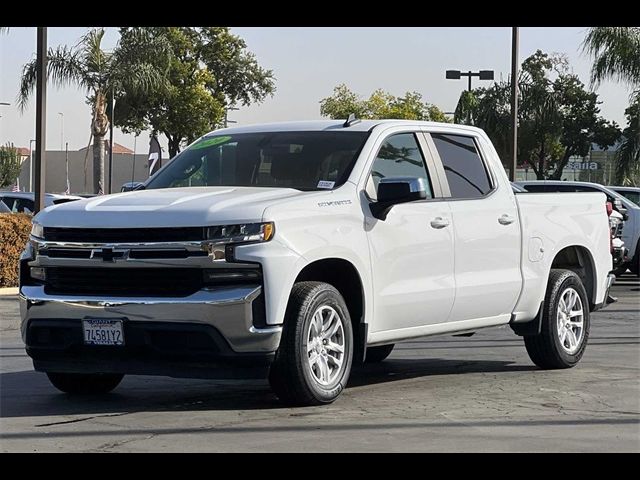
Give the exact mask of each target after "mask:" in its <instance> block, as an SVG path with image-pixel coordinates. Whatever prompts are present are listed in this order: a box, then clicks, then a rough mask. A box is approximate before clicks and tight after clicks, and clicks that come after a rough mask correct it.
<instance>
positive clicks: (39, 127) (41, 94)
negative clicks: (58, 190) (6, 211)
mask: <svg viewBox="0 0 640 480" xmlns="http://www.w3.org/2000/svg"><path fill="white" fill-rule="evenodd" d="M37 29H38V33H37V36H36V163H35V167H36V168H35V170H36V176H35V182H34V194H35V195H34V196H35V200H34V203H35V205H34V211H33V213H34V214H36V213H38V212H39V211H40V210H42V209H43V208H44V194H45V173H46V155H47V153H46V148H47V147H46V141H47V27H37Z"/></svg>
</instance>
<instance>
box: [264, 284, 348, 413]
mask: <svg viewBox="0 0 640 480" xmlns="http://www.w3.org/2000/svg"><path fill="white" fill-rule="evenodd" d="M332 312H333V313H332ZM334 313H335V315H334ZM318 316H319V317H320V318H321V319H322V327H321V328H320V327H319V323H318ZM331 322H333V323H331ZM337 324H339V326H336V325H337ZM317 326H318V327H317ZM316 327H317V328H316ZM325 327H327V329H328V330H329V331H333V334H332V335H331V336H330V337H329V338H328V340H327V339H326V338H325V336H324V335H326V331H325V330H324V328H325ZM334 327H335V331H334ZM318 328H319V329H320V332H318V331H317V330H318ZM318 333H320V334H319V335H318ZM310 342H312V343H314V344H315V347H312V346H311V344H310ZM327 342H328V343H327ZM328 345H332V346H333V347H334V348H327V346H328ZM339 347H341V348H342V350H343V351H342V352H339ZM310 349H311V350H310ZM314 358H315V359H316V361H315V362H314V360H313V359H314ZM352 359H353V329H352V326H351V317H350V316H349V311H348V309H347V306H346V304H345V302H344V299H343V298H342V296H341V295H340V293H339V292H338V291H337V290H336V289H335V288H334V287H333V286H331V285H329V284H327V283H322V282H299V283H296V284H295V285H294V286H293V289H292V290H291V295H290V297H289V304H288V305H287V311H286V313H285V318H284V328H283V331H282V338H281V340H280V347H279V348H278V351H277V352H276V358H275V360H274V362H273V364H272V365H271V370H270V372H269V383H270V384H271V388H272V389H273V391H274V393H275V394H276V395H277V396H278V398H279V399H280V400H281V401H282V402H283V403H285V404H288V405H292V406H310V405H323V404H328V403H331V402H333V401H334V400H335V399H336V398H338V396H339V395H340V393H341V392H342V390H343V389H344V388H345V387H346V385H347V381H348V380H349V374H350V373H351V363H352ZM338 363H339V365H338Z"/></svg>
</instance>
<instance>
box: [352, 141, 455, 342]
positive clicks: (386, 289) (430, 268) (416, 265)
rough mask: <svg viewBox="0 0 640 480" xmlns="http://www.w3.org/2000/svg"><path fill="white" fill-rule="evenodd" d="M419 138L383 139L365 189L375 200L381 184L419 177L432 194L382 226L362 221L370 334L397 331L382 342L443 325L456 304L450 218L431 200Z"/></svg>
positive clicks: (399, 210) (400, 208) (395, 213)
mask: <svg viewBox="0 0 640 480" xmlns="http://www.w3.org/2000/svg"><path fill="white" fill-rule="evenodd" d="M418 135H420V134H418ZM419 138H420V137H418V136H417V135H416V134H415V133H413V132H407V133H397V134H394V135H391V136H389V137H387V138H386V139H385V141H384V142H383V144H382V146H381V147H380V150H379V151H378V154H377V156H376V158H375V160H374V163H373V166H372V169H371V173H370V177H369V181H368V184H367V195H368V196H369V197H370V198H371V199H373V200H375V198H376V193H377V186H378V182H379V181H380V179H381V178H389V177H422V178H425V179H426V180H427V184H428V185H429V186H430V189H431V190H430V192H429V194H430V195H428V197H431V199H432V200H421V201H415V202H410V203H405V204H400V205H395V206H394V207H393V208H392V209H391V211H390V212H389V214H388V216H387V218H386V220H385V221H381V220H378V219H376V218H374V217H372V216H370V214H369V215H368V216H367V219H366V222H367V237H368V241H369V250H370V254H371V265H372V275H373V288H374V292H375V295H374V302H375V306H374V319H373V322H372V324H371V325H370V327H369V329H370V332H371V333H377V332H384V331H386V332H389V331H394V330H397V331H398V332H397V335H395V334H394V333H393V332H390V333H391V335H388V336H385V337H386V338H393V337H398V338H401V337H403V336H406V335H407V334H409V336H410V332H407V331H405V332H404V333H403V332H401V331H400V330H402V329H410V328H412V327H420V326H424V325H429V324H435V323H443V322H446V321H447V319H448V317H449V313H450V311H451V308H452V305H453V300H454V292H455V283H454V277H453V268H454V267H453V225H452V222H451V214H450V212H449V206H448V203H447V202H444V201H438V200H437V199H434V188H433V182H432V181H431V179H432V175H429V172H428V169H427V168H426V165H425V157H424V154H423V151H422V149H421V142H423V140H420V141H419V140H418V139H419ZM422 144H424V143H422ZM438 190H439V189H438ZM438 194H439V192H438ZM364 210H365V211H367V212H368V209H367V208H365V209H364Z"/></svg>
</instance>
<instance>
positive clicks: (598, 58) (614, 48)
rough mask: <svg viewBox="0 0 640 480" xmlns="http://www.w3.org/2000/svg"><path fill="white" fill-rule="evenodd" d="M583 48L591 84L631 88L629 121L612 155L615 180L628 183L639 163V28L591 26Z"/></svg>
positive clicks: (630, 181)
mask: <svg viewBox="0 0 640 480" xmlns="http://www.w3.org/2000/svg"><path fill="white" fill-rule="evenodd" d="M582 47H583V50H584V51H586V52H587V53H589V54H590V55H592V56H593V58H594V60H593V66H592V68H591V83H592V84H593V85H594V86H597V85H598V84H599V83H600V82H602V81H603V80H616V81H620V82H623V83H626V84H627V85H629V86H630V87H631V88H632V93H631V102H630V103H631V105H630V106H629V108H628V109H627V112H625V114H626V115H627V119H628V121H629V124H628V127H627V128H626V129H625V130H624V134H623V140H622V143H621V144H620V148H619V149H618V152H617V154H616V159H617V165H616V177H617V178H616V180H617V181H618V182H621V183H623V184H628V183H632V180H631V178H632V177H633V173H634V171H637V170H638V169H639V165H640V128H639V127H638V122H639V121H640V119H639V115H638V106H639V105H640V27H593V28H590V29H589V32H588V33H587V36H586V38H585V40H584V42H583V45H582Z"/></svg>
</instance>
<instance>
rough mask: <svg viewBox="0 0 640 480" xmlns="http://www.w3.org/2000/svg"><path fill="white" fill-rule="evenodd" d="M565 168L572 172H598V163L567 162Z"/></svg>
mask: <svg viewBox="0 0 640 480" xmlns="http://www.w3.org/2000/svg"><path fill="white" fill-rule="evenodd" d="M567 168H572V169H574V170H598V168H599V166H598V162H569V163H567Z"/></svg>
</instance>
